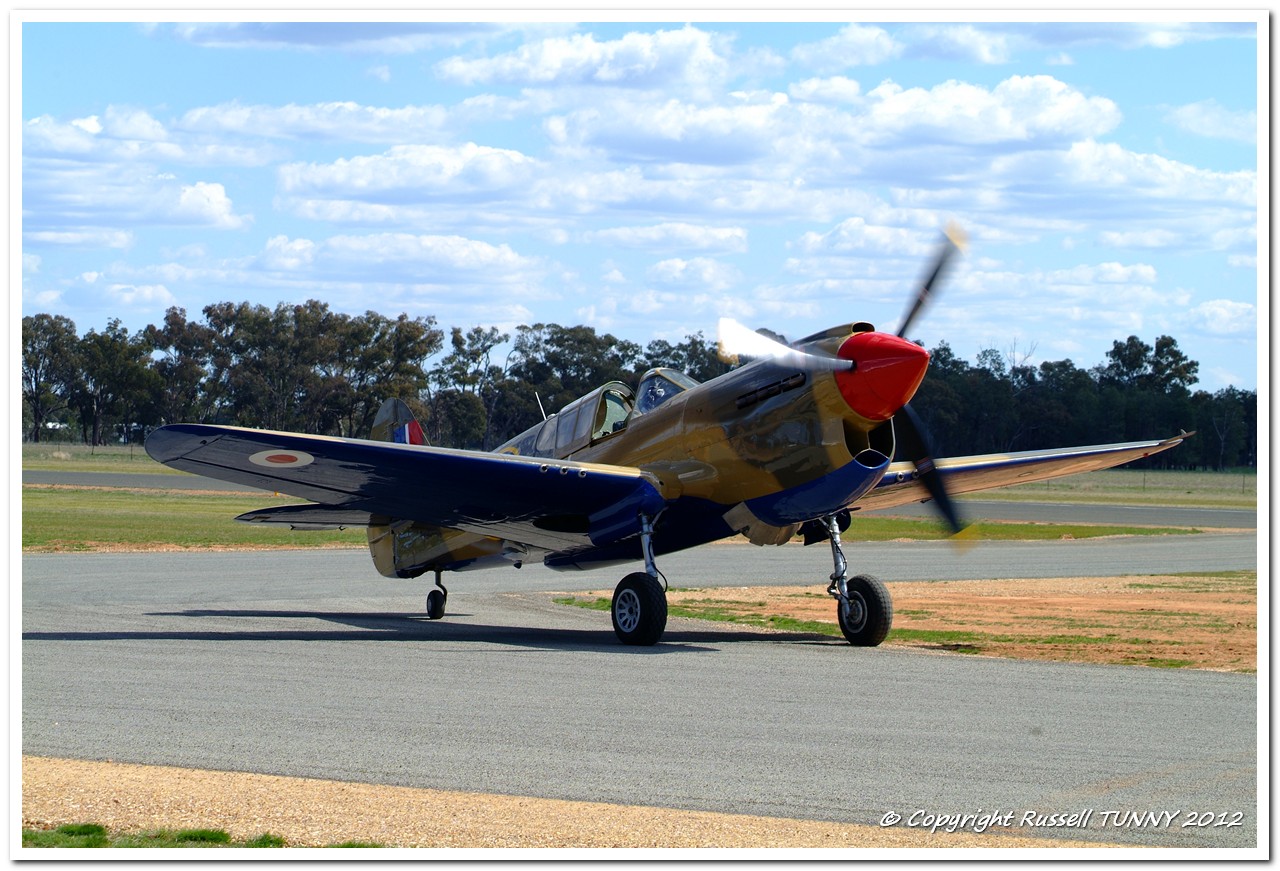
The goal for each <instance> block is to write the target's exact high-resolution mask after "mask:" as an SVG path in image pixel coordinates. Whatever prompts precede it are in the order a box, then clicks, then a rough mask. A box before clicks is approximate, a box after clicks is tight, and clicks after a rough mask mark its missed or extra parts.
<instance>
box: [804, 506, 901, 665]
mask: <svg viewBox="0 0 1280 871" xmlns="http://www.w3.org/2000/svg"><path fill="white" fill-rule="evenodd" d="M822 524H823V526H825V527H826V530H827V536H828V537H829V538H830V539H831V560H832V562H833V563H834V564H835V570H834V571H832V572H831V584H830V585H829V586H828V587H827V592H828V593H829V594H830V595H832V596H834V597H835V600H836V619H837V620H838V621H839V622H840V631H841V632H843V633H844V637H845V639H846V640H847V641H848V642H849V643H850V644H852V645H854V646H855V647H875V646H876V645H877V644H879V643H880V642H881V641H884V639H885V636H887V635H888V634H889V629H890V627H891V626H893V600H892V599H891V598H890V597H889V591H888V590H887V589H885V586H884V584H882V583H880V581H878V580H877V579H875V578H873V577H871V576H870V575H857V576H856V577H854V578H851V579H850V578H848V577H847V573H848V568H849V563H848V561H846V560H845V558H844V548H843V547H842V546H841V544H840V526H839V524H838V523H837V522H836V518H835V516H834V515H827V516H826V517H824V518H822Z"/></svg>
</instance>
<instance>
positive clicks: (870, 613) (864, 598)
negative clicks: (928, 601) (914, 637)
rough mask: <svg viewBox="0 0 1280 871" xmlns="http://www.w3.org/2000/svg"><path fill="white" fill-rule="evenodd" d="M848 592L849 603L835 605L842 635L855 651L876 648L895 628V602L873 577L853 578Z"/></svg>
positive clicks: (860, 576) (882, 585)
mask: <svg viewBox="0 0 1280 871" xmlns="http://www.w3.org/2000/svg"><path fill="white" fill-rule="evenodd" d="M848 588H849V599H848V601H847V602H844V601H841V602H837V603H836V618H837V619H838V620H839V621H840V631H841V632H843V633H844V637H845V639H846V640H847V641H848V642H849V643H850V644H852V645H854V646H855V647H875V646H876V645H878V644H879V643H880V642H881V641H884V639H885V636H887V635H888V634H889V629H890V628H892V626H893V599H891V598H890V596H889V591H888V590H887V589H885V586H884V584H882V583H880V581H878V580H876V579H875V578H873V577H871V576H870V575H858V576H857V577H855V578H851V579H850V580H849V584H848Z"/></svg>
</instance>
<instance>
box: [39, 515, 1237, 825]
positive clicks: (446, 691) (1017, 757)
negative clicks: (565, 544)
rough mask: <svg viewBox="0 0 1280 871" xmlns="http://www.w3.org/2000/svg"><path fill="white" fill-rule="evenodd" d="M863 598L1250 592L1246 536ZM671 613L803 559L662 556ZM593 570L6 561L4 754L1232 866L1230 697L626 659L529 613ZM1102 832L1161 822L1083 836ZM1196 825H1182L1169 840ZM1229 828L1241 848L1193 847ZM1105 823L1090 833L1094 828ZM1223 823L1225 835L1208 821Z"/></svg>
mask: <svg viewBox="0 0 1280 871" xmlns="http://www.w3.org/2000/svg"><path fill="white" fill-rule="evenodd" d="M850 557H851V561H852V562H853V565H854V567H855V569H857V570H859V571H870V572H872V573H873V574H877V575H879V576H880V577H882V578H884V579H885V580H911V579H922V580H923V579H934V578H946V577H976V578H993V579H995V578H1001V577H1028V576H1041V577H1043V576H1058V575H1073V574H1080V575H1090V574H1092V575H1104V574H1105V575H1111V574H1122V573H1156V572H1168V571H1189V570H1198V569H1209V570H1217V569H1229V568H1256V566H1257V537H1256V534H1252V533H1249V534H1240V533H1231V534H1213V535H1200V536H1169V537H1161V538H1158V539H1151V540H1149V539H1145V538H1121V539H1112V540H1106V541H1074V542H1032V543H1022V542H1016V543H983V544H980V545H978V546H976V547H975V548H974V549H973V550H972V551H971V552H969V553H966V554H964V555H961V556H956V555H955V554H954V552H953V551H952V550H951V549H950V548H949V547H948V546H946V545H945V544H943V543H928V542H926V543H902V544H899V543H887V544H877V545H864V544H858V545H853V546H851V547H850ZM661 568H662V569H663V571H664V572H665V573H666V574H667V575H668V577H669V578H670V579H671V582H672V583H673V584H675V585H678V586H702V585H721V584H732V585H753V584H771V583H772V584H784V583H785V584H796V583H813V584H815V588H820V586H821V584H822V582H823V579H824V578H825V575H826V574H827V573H828V572H829V571H830V563H829V557H828V555H827V552H826V548H825V547H811V548H801V547H799V546H796V545H789V546H787V547H784V548H755V547H752V546H750V545H745V544H725V545H713V546H708V547H704V548H701V549H698V550H694V551H689V552H686V553H682V554H674V555H671V556H668V557H665V558H664V559H663V561H662V563H661ZM621 574H622V572H621V571H620V570H608V571H597V572H591V573H585V574H559V573H554V572H550V571H548V570H546V569H544V568H542V567H541V566H526V567H524V568H523V569H520V570H519V571H518V572H517V571H516V570H514V569H508V570H492V571H483V572H476V573H471V574H461V575H454V576H451V580H450V581H447V583H449V585H450V590H451V593H450V600H449V616H448V617H447V618H446V619H445V620H443V621H432V622H429V621H427V620H425V619H424V618H422V617H421V616H419V611H420V608H421V600H422V597H423V596H424V594H425V591H426V589H427V587H428V586H429V584H427V583H423V581H422V580H421V579H420V580H418V581H392V580H387V579H383V578H380V577H378V576H377V575H376V573H374V571H373V568H372V566H371V565H370V562H369V559H368V556H367V554H365V553H364V552H362V551H327V552H315V551H289V552H258V553H252V552H236V553H160V554H143V555H138V554H82V555H75V554H51V555H27V556H24V557H23V559H22V627H21V628H22V638H23V641H22V730H23V731H22V750H23V752H24V753H29V754H36V755H49V756H69V757H77V758H86V759H108V758H110V759H114V760H117V761H130V762H143V763H160V764H171V765H182V766H190V767H199V768H213V769H227V770H240V771H255V772H263V773H272V774H288V775H299V776H307V777H321V778H331V779H339V780H352V781H365V782H372V783H388V784H401V785H412V786H429V787H438V788H446V789H457V790H471V791H487V792H496V793H505V794H511V795H528V796H539V797H550V798H570V799H581V800H590V801H606V802H616V803H628V804H650V805H656V806H668V807H680V808H691V809H705V810H718V811H727V812H733V813H750V814H764V815H775V816H781V817H792V818H805V819H822V820H834V821H846V822H850V823H860V824H870V825H876V824H879V823H880V822H881V820H882V819H884V818H885V816H886V814H891V813H893V814H898V815H899V816H900V817H902V820H903V822H902V823H900V824H902V825H905V824H906V820H908V819H910V818H911V815H912V814H914V813H915V812H916V811H922V812H924V813H926V814H929V813H932V814H938V813H955V812H962V813H968V812H975V813H981V812H984V811H985V812H1003V811H1014V812H1017V813H1018V814H1019V817H1020V816H1021V814H1022V813H1025V812H1027V811H1037V812H1042V813H1046V814H1069V813H1073V812H1075V811H1078V810H1088V809H1092V810H1094V811H1095V815H1094V817H1093V821H1092V828H1091V829H1089V830H1087V831H1079V830H1063V829H1046V830H1043V831H1042V832H1038V833H1039V834H1044V835H1046V836H1049V837H1071V838H1090V839H1097V840H1099V841H1106V842H1120V843H1127V844H1133V845H1160V846H1171V847H1177V846H1215V847H1253V846H1255V845H1256V843H1257V839H1258V820H1257V799H1258V779H1257V766H1258V758H1257V746H1258V721H1257V714H1258V681H1257V678H1256V677H1255V676H1252V675H1239V674H1219V673H1209V672H1196V671H1182V670H1180V671H1172V670H1157V669H1147V668H1137V667H1120V666H1087V665H1070V664H1054V663H1031V662H1015V661H1007V660H998V659H988V658H976V657H963V656H949V655H938V654H927V653H917V652H909V651H903V650H894V649H890V648H877V649H855V648H851V647H849V646H848V645H846V644H844V643H843V642H841V641H837V640H835V639H831V638H826V637H819V636H806V635H781V634H765V633H758V632H753V631H745V630H737V629H732V628H725V627H722V626H718V625H715V624H708V623H702V622H693V621H682V620H676V619H673V620H672V621H671V622H670V624H669V626H668V630H667V633H666V635H665V637H664V640H663V642H662V643H661V644H659V645H657V646H655V647H652V648H639V649H637V648H626V647H623V646H621V645H619V644H618V643H617V642H616V641H615V639H614V636H613V632H612V629H611V628H610V625H609V617H608V615H607V614H604V613H599V612H588V611H581V610H578V609H573V608H567V607H563V606H559V605H556V604H554V603H553V602H552V601H551V599H550V597H548V596H547V595H546V594H545V592H543V591H547V590H572V589H599V588H610V587H612V586H613V584H614V583H615V582H616V580H617V578H618V577H620V576H621ZM1107 811H1142V812H1145V811H1177V812H1178V814H1179V817H1178V818H1177V819H1175V820H1174V821H1173V823H1171V824H1168V825H1157V826H1144V827H1136V828H1133V827H1131V828H1121V827H1114V826H1112V827H1107V826H1102V827H1099V825H1098V824H1099V821H1100V820H1101V819H1103V818H1102V817H1101V815H1102V814H1103V813H1104V812H1107ZM1193 812H1194V813H1196V814H1200V815H1201V816H1198V817H1196V819H1197V820H1203V819H1204V817H1203V814H1205V813H1210V812H1211V815H1210V824H1209V825H1193V826H1186V825H1184V823H1185V821H1186V819H1188V817H1187V816H1186V815H1187V814H1190V813H1193ZM1237 812H1238V813H1240V814H1241V816H1240V818H1239V822H1240V825H1237V826H1231V825H1221V826H1214V825H1212V822H1213V821H1214V820H1217V819H1220V818H1219V817H1218V816H1217V815H1218V814H1228V815H1231V814H1235V813H1237ZM1110 819H1113V820H1114V819H1116V818H1115V817H1111V818H1110ZM1221 819H1225V820H1226V821H1228V822H1230V821H1231V820H1234V819H1235V818H1234V817H1231V816H1228V817H1225V818H1221Z"/></svg>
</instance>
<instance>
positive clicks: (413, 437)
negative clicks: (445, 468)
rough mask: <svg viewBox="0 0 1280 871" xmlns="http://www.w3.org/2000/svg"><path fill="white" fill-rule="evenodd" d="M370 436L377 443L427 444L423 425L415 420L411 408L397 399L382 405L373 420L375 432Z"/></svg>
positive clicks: (389, 400)
mask: <svg viewBox="0 0 1280 871" xmlns="http://www.w3.org/2000/svg"><path fill="white" fill-rule="evenodd" d="M370 435H371V437H372V438H373V439H374V440H375V441H381V442H397V443H399V444H402V445H425V444H427V437H426V435H425V434H424V433H423V432H422V425H421V424H419V423H418V421H417V419H416V418H414V416H413V412H412V411H410V410H409V406H407V405H405V404H404V402H402V401H401V400H399V399H395V398H392V399H388V400H387V401H386V402H384V403H382V407H381V408H379V409H378V413H377V414H376V415H375V416H374V418H373V431H372V433H371V434H370Z"/></svg>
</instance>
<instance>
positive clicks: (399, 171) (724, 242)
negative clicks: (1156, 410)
mask: <svg viewBox="0 0 1280 871" xmlns="http://www.w3.org/2000/svg"><path fill="white" fill-rule="evenodd" d="M218 14H219V15H221V14H223V13H218ZM15 15H16V16H18V17H17V18H16V19H15V22H14V26H17V22H18V21H19V20H21V14H17V13H15ZM38 17H39V16H38V15H37V14H28V15H27V16H26V18H27V20H26V21H25V22H23V23H22V24H21V27H22V33H21V41H22V57H21V95H22V100H21V107H20V119H21V125H22V126H21V141H22V153H21V181H22V262H21V270H22V277H21V283H22V296H21V308H22V314H23V315H29V314H34V313H37V312H51V313H56V314H63V315H66V316H67V317H70V318H71V319H72V320H73V321H75V323H76V326H77V328H78V329H79V330H80V331H81V332H82V333H83V332H84V331H86V330H88V329H90V328H94V329H102V328H103V327H104V326H105V325H106V323H107V321H108V319H109V318H112V317H118V318H120V319H121V321H122V322H123V323H124V324H125V326H126V327H128V328H129V329H130V330H139V329H141V328H143V327H144V326H146V325H147V324H149V323H159V322H160V321H161V320H162V318H163V316H164V312H165V310H166V309H167V308H169V307H170V306H180V307H183V308H185V309H186V310H187V312H188V314H189V316H191V317H194V318H198V317H199V316H200V311H201V309H202V308H203V307H204V306H206V305H208V304H210V303H213V302H219V301H224V300H230V301H236V302H239V301H241V300H249V301H251V302H255V303H262V304H264V305H267V306H271V307H274V306H275V305H276V304H277V303H279V302H295V301H302V300H305V299H309V298H315V299H320V300H323V301H326V302H328V303H329V305H330V306H331V307H332V308H334V309H336V310H339V311H345V312H350V313H359V312H363V311H365V310H368V309H373V310H375V311H378V312H381V313H382V314H386V315H391V316H394V315H396V314H399V313H400V312H402V311H404V312H408V313H409V314H410V315H414V316H417V315H434V316H435V317H436V318H437V320H438V321H439V323H440V324H441V325H442V326H444V327H446V328H447V327H449V326H460V327H463V328H467V327H471V326H475V325H484V326H489V325H497V326H499V327H502V328H503V329H506V330H510V329H512V328H513V327H514V326H516V325H517V324H521V323H534V322H557V323H562V324H578V323H586V324H591V325H593V326H595V327H596V328H597V329H599V330H601V331H608V332H612V333H614V334H615V335H617V336H620V337H624V338H628V339H632V340H634V341H637V342H640V343H642V344H643V343H646V342H648V341H649V340H651V339H654V338H665V339H669V340H672V341H678V340H680V339H681V338H683V337H684V336H685V335H687V334H690V333H693V332H696V331H699V330H701V331H703V332H704V333H705V334H707V335H708V336H711V335H714V331H715V328H716V323H717V320H718V319H719V317H721V316H730V317H734V318H736V319H738V320H740V321H742V322H744V323H746V324H749V325H751V326H753V327H756V326H768V327H770V328H772V329H774V330H776V331H778V332H781V333H784V334H786V335H788V336H791V337H798V336H801V335H806V334H808V333H812V332H816V331H818V330H820V329H823V328H825V327H828V326H832V325H835V324H839V323H847V322H850V321H855V320H865V321H870V322H872V323H874V324H876V325H877V326H878V327H880V328H881V329H886V330H896V329H897V325H898V322H899V320H900V319H901V317H902V314H903V311H904V309H905V307H906V305H907V302H908V299H909V297H910V296H911V295H912V294H913V293H914V285H915V284H916V283H917V282H918V281H919V280H920V279H921V277H922V276H921V273H922V271H923V270H924V268H925V264H926V262H927V261H928V260H929V258H930V257H931V254H932V251H933V250H934V248H935V246H936V244H937V240H938V238H939V234H940V231H941V228H942V227H943V226H945V225H946V224H947V223H948V222H950V221H954V222H957V223H958V224H959V225H960V226H962V227H963V228H964V229H965V230H966V231H967V233H968V235H969V237H970V243H971V244H970V248H969V251H968V254H967V256H966V257H965V258H964V259H963V261H961V262H960V263H959V264H958V266H957V268H956V269H955V270H954V271H953V272H952V273H951V275H950V277H949V281H948V283H947V286H946V287H945V289H944V292H943V293H942V294H941V295H940V297H939V298H938V300H937V301H936V302H935V304H934V305H933V306H932V307H931V308H930V309H929V310H928V311H927V312H926V314H925V315H924V316H923V317H922V318H921V319H920V320H919V321H918V322H917V326H916V327H914V328H913V330H912V338H915V339H919V340H921V341H923V342H924V344H925V345H926V346H927V347H934V346H935V345H936V344H937V343H939V342H941V341H947V342H949V343H950V345H951V346H952V348H953V349H954V350H955V352H956V353H957V354H959V355H960V356H961V357H963V358H965V359H967V360H969V361H971V362H972V361H974V360H975V358H976V356H977V354H978V353H979V352H980V351H982V350H984V349H988V348H995V349H997V350H999V351H1001V352H1002V353H1004V354H1006V355H1008V356H1010V357H1012V358H1015V359H1016V360H1017V361H1018V362H1022V361H1024V360H1028V361H1030V362H1032V363H1038V362H1040V361H1043V360H1060V359H1063V358H1070V359H1072V360H1074V361H1075V362H1076V364H1077V365H1079V366H1085V367H1090V366H1093V365H1095V364H1097V363H1100V362H1103V360H1104V359H1105V354H1106V352H1107V350H1109V349H1110V347H1111V343H1112V341H1114V340H1117V339H1121V340H1122V339H1124V338H1126V337H1127V336H1129V335H1137V336H1139V337H1140V338H1142V339H1143V340H1144V341H1146V342H1148V343H1149V344H1152V343H1154V340H1155V338H1156V337H1157V336H1158V335H1161V334H1168V335H1172V336H1173V337H1174V338H1176V339H1177V340H1178V342H1179V345H1180V347H1181V348H1182V349H1183V350H1184V351H1185V352H1186V353H1187V354H1188V355H1189V356H1191V357H1192V358H1193V359H1196V360H1198V361H1199V362H1200V384H1199V385H1198V387H1200V388H1203V389H1208V390H1217V389H1220V388H1222V387H1225V386H1227V385H1228V384H1234V385H1236V386H1238V387H1245V388H1254V387H1256V386H1257V385H1258V348H1259V345H1258V343H1259V340H1260V335H1259V330H1258V323H1259V322H1260V321H1261V322H1262V323H1266V317H1267V312H1268V309H1267V303H1266V299H1265V295H1263V296H1261V297H1260V295H1259V290H1260V286H1261V285H1260V281H1259V275H1260V269H1259V260H1258V257H1259V251H1260V249H1259V245H1258V233H1259V228H1258V224H1259V212H1258V203H1259V189H1260V185H1259V162H1258V155H1259V144H1258V136H1259V135H1260V133H1263V134H1264V133H1265V129H1266V118H1265V117H1263V119H1262V122H1263V123H1261V124H1260V123H1259V116H1258V113H1259V111H1260V107H1261V111H1265V100H1263V101H1262V103H1260V100H1259V93H1258V83H1259V72H1258V69H1259V67H1258V51H1259V44H1258V40H1257V35H1256V34H1257V24H1258V21H1262V22H1264V23H1265V17H1259V18H1258V19H1257V20H1248V19H1246V20H1244V21H1236V22H1232V21H1227V20H1219V21H1212V22H1210V21H1201V22H1199V23H1186V22H1178V21H1171V20H1164V21H1150V22H1145V23H1142V22H1134V23H1131V22H1116V21H1110V22H1100V23H1091V22H1088V21H1074V22H1065V23H1064V22H1059V23H1054V22H1048V21H1044V22H1035V21H1032V22H1022V23H999V22H990V21H989V22H982V21H979V22H967V21H937V22H934V23H928V22H925V21H916V22H912V23H897V22H893V21H870V20H868V21H861V22H858V23H849V22H848V21H843V22H842V21H834V20H833V21H821V22H818V21H814V22H805V23H794V22H783V21H767V20H766V21H760V22H757V23H737V22H732V21H710V20H697V21H692V22H686V21H683V20H673V21H667V22H658V21H644V22H625V21H611V22H607V23H602V24H596V23H572V22H568V21H550V20H548V21H544V22H540V23H529V24H521V25H509V24H499V23H495V22H487V23H486V22H479V23H468V22H465V21H454V22H450V23H432V22H416V23H395V22H359V23H324V22H311V23H289V22H273V23H258V24H240V23H236V22H226V21H224V22H220V23H212V24H202V23H198V22H195V21H184V22H177V23H160V24H142V23H135V22H97V23H71V22H64V21H39V20H36V19H37V18H38ZM529 17H530V19H531V20H534V19H535V18H536V14H534V13H530V14H529ZM912 17H914V18H919V13H916V14H914V15H913V16H912ZM1263 96H1264V97H1265V95H1263ZM15 108H16V107H15ZM1264 145H1265V143H1264ZM1264 230H1265V227H1264ZM1262 250H1263V251H1265V245H1264V246H1263V248H1262ZM1265 266H1266V264H1265V261H1264V262H1263V271H1262V273H1261V274H1265ZM1262 340H1263V341H1265V338H1263V339H1262Z"/></svg>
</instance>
